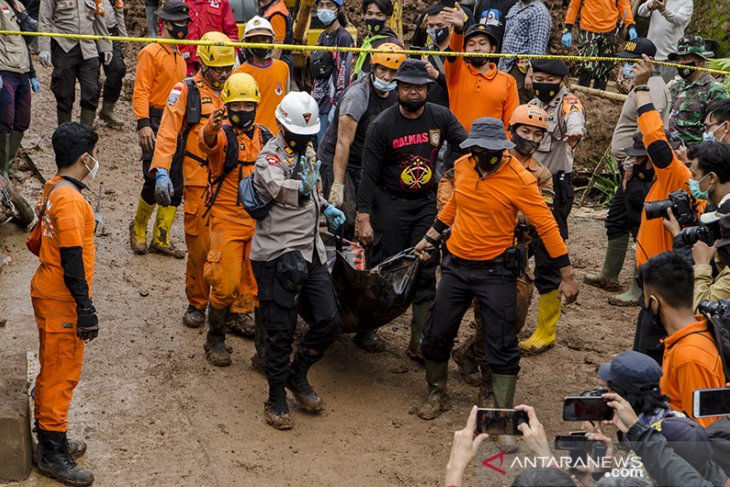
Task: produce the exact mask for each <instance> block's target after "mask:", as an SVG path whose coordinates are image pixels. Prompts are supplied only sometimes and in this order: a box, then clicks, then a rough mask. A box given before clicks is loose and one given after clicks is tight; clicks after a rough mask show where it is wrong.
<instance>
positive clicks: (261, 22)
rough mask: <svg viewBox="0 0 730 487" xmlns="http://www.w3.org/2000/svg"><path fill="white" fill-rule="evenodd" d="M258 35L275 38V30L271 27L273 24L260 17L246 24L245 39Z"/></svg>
mask: <svg viewBox="0 0 730 487" xmlns="http://www.w3.org/2000/svg"><path fill="white" fill-rule="evenodd" d="M256 35H269V36H271V37H274V28H273V27H272V26H271V22H269V21H268V20H266V19H265V18H263V17H259V16H258V15H257V16H255V17H254V18H252V19H251V20H249V21H248V22H246V27H245V28H244V29H243V38H244V39H245V38H247V37H251V36H256Z"/></svg>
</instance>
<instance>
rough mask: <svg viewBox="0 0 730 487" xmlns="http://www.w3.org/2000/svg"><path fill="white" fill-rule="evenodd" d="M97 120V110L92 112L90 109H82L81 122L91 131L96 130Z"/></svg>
mask: <svg viewBox="0 0 730 487" xmlns="http://www.w3.org/2000/svg"><path fill="white" fill-rule="evenodd" d="M95 119H96V110H91V109H90V108H83V107H82V108H81V117H80V119H79V121H80V122H81V123H82V124H83V125H86V126H87V127H89V128H90V129H93V128H94V120H95Z"/></svg>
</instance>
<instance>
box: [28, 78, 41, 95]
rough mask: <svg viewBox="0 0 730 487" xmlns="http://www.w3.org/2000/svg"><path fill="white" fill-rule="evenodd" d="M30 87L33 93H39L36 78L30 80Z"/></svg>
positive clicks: (39, 87)
mask: <svg viewBox="0 0 730 487" xmlns="http://www.w3.org/2000/svg"><path fill="white" fill-rule="evenodd" d="M30 87H31V89H32V90H33V93H40V92H41V84H40V83H39V82H38V78H36V77H35V76H33V77H32V78H31V79H30Z"/></svg>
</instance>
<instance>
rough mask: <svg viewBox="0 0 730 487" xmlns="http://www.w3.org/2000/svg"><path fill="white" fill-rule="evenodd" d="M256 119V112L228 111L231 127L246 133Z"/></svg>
mask: <svg viewBox="0 0 730 487" xmlns="http://www.w3.org/2000/svg"><path fill="white" fill-rule="evenodd" d="M255 118H256V110H255V109H254V110H231V109H230V108H229V109H228V120H229V121H230V122H231V125H233V126H234V127H236V128H237V129H240V130H243V131H244V132H245V131H247V130H249V129H250V128H251V127H252V126H253V121H254V119H255Z"/></svg>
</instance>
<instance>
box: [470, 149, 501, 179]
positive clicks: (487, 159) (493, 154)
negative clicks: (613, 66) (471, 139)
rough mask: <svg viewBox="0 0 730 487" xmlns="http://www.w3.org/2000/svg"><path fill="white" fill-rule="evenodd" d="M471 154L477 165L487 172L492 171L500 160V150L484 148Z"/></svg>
mask: <svg viewBox="0 0 730 487" xmlns="http://www.w3.org/2000/svg"><path fill="white" fill-rule="evenodd" d="M471 155H472V157H473V158H474V159H475V160H476V161H477V167H478V168H479V169H481V170H482V172H485V173H487V174H489V173H492V172H494V170H495V169H496V168H497V167H498V166H499V164H500V163H501V162H502V151H490V150H485V151H481V152H472V153H471Z"/></svg>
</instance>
